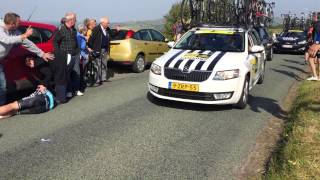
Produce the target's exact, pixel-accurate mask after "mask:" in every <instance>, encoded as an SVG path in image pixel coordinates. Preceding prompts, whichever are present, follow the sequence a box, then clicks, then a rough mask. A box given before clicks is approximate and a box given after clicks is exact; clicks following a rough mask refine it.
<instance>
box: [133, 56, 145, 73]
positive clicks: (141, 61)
mask: <svg viewBox="0 0 320 180" xmlns="http://www.w3.org/2000/svg"><path fill="white" fill-rule="evenodd" d="M145 67H146V60H145V57H144V55H142V54H139V55H138V56H137V58H136V60H135V61H134V63H133V66H132V70H133V72H136V73H141V72H143V71H144V69H145Z"/></svg>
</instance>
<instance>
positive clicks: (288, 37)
mask: <svg viewBox="0 0 320 180" xmlns="http://www.w3.org/2000/svg"><path fill="white" fill-rule="evenodd" d="M307 45H308V43H307V33H306V32H305V31H301V30H289V31H288V32H282V33H280V35H279V36H278V37H277V40H276V42H275V43H274V51H275V52H279V53H281V52H286V53H301V54H303V53H304V52H305V50H306V47H307Z"/></svg>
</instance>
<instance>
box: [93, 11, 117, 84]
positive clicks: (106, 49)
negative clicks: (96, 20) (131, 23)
mask: <svg viewBox="0 0 320 180" xmlns="http://www.w3.org/2000/svg"><path fill="white" fill-rule="evenodd" d="M117 30H118V32H119V27H117ZM110 33H112V32H111V30H110V28H109V18H108V17H103V18H101V19H100V24H99V25H98V26H96V27H95V28H93V30H92V35H91V37H90V38H89V41H88V47H89V51H91V52H94V53H95V54H99V56H97V57H96V59H95V61H94V62H95V63H97V64H96V65H97V67H98V78H97V79H98V81H97V84H99V85H101V84H102V83H103V82H104V81H106V80H107V61H108V59H109V53H110Z"/></svg>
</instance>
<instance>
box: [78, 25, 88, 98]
mask: <svg viewBox="0 0 320 180" xmlns="http://www.w3.org/2000/svg"><path fill="white" fill-rule="evenodd" d="M78 29H79V31H78V32H77V41H78V46H79V48H80V82H81V83H80V88H81V89H82V91H84V88H85V86H86V84H85V83H84V67H85V65H86V64H87V63H88V61H89V51H88V49H87V41H86V37H85V35H86V33H87V29H86V28H85V27H84V26H83V25H80V26H79V27H78ZM77 95H81V94H77ZM82 95H83V93H82Z"/></svg>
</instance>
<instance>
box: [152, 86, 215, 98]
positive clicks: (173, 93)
mask: <svg viewBox="0 0 320 180" xmlns="http://www.w3.org/2000/svg"><path fill="white" fill-rule="evenodd" d="M158 94H159V95H162V96H168V97H175V98H181V99H191V100H202V101H214V100H215V99H214V96H213V93H204V92H189V91H180V90H174V89H164V88H159V91H158Z"/></svg>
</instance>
